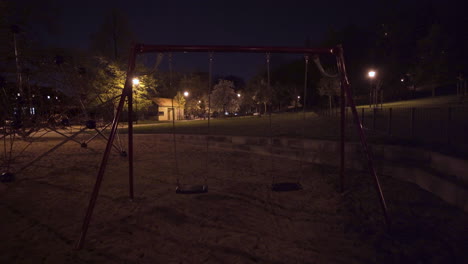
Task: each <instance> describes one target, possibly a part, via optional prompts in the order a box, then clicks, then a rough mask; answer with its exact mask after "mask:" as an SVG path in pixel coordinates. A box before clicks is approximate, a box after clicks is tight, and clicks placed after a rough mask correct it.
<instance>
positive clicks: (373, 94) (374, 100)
mask: <svg viewBox="0 0 468 264" xmlns="http://www.w3.org/2000/svg"><path fill="white" fill-rule="evenodd" d="M367 75H368V76H369V81H370V93H369V107H372V105H373V104H374V103H375V104H376V103H377V91H375V89H373V87H372V79H374V77H375V75H376V73H375V71H374V70H370V71H369V72H368V73H367Z"/></svg>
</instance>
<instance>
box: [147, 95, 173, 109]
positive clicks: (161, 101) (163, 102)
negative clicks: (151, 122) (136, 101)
mask: <svg viewBox="0 0 468 264" xmlns="http://www.w3.org/2000/svg"><path fill="white" fill-rule="evenodd" d="M151 101H153V102H154V103H155V104H157V105H158V106H159V107H172V99H171V98H162V97H155V98H152V99H151ZM174 107H179V103H177V101H176V100H174Z"/></svg>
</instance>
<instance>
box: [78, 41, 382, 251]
mask: <svg viewBox="0 0 468 264" xmlns="http://www.w3.org/2000/svg"><path fill="white" fill-rule="evenodd" d="M156 52H158V53H164V52H166V53H169V54H172V52H203V53H208V54H209V62H210V63H209V68H210V80H209V84H208V89H209V90H210V89H211V69H212V60H213V54H214V53H225V52H230V53H235V52H239V53H264V54H266V61H267V68H268V70H267V75H268V76H267V79H268V89H270V84H269V79H270V76H269V75H270V73H269V62H270V59H271V54H272V53H289V54H303V55H304V58H305V63H306V74H305V76H306V79H305V82H304V83H305V88H306V87H307V65H308V61H309V57H311V56H318V55H320V54H325V55H326V54H328V55H333V56H334V57H335V60H336V63H337V69H338V77H339V79H340V82H341V93H340V97H341V105H340V110H341V111H340V113H341V120H340V125H341V137H340V186H341V191H342V192H343V191H344V190H345V121H346V120H345V118H346V116H345V109H346V106H348V107H350V108H351V111H352V116H353V118H354V122H355V124H356V127H357V130H358V134H359V137H360V141H361V145H362V149H363V152H364V153H365V155H366V159H367V164H368V169H369V173H370V175H371V176H372V178H373V179H374V186H375V189H376V191H377V194H378V198H379V201H380V206H381V208H382V212H383V215H384V218H385V221H386V224H387V226H389V225H390V220H389V217H388V213H387V206H386V203H385V199H384V196H383V193H382V190H381V187H380V183H379V179H378V177H377V174H376V171H375V169H374V165H373V158H372V154H371V152H370V149H369V147H368V144H367V139H366V135H365V133H364V130H363V128H362V124H361V120H360V119H359V115H358V112H357V110H356V106H355V104H354V101H353V96H352V92H351V89H350V84H349V82H348V78H347V75H346V66H345V61H344V56H343V48H342V47H341V46H336V47H332V48H295V47H246V46H174V45H170V46H164V45H144V44H134V45H133V46H132V48H131V51H130V57H129V63H128V69H127V76H126V80H125V86H124V89H123V91H122V94H121V95H120V101H119V104H118V106H117V109H116V112H115V116H114V118H113V121H112V126H111V131H110V135H109V137H108V141H107V145H106V148H105V151H104V154H103V157H102V161H101V164H100V167H99V171H98V175H97V177H96V182H95V184H94V187H93V191H92V194H91V198H90V201H89V205H88V208H87V210H86V215H85V217H84V220H83V226H82V230H81V235H80V238H79V240H78V242H77V244H76V248H77V249H80V248H82V247H83V245H84V242H85V238H86V233H87V230H88V227H89V224H90V221H91V217H92V214H93V210H94V207H95V205H96V201H97V197H98V194H99V190H100V187H101V183H102V180H103V177H104V174H105V171H106V167H107V164H108V160H109V155H110V152H111V150H112V148H113V142H114V140H115V138H116V135H117V128H118V123H119V120H120V117H121V114H122V110H123V108H124V104H125V101H126V100H127V102H128V161H129V166H128V169H129V171H128V176H129V178H128V184H129V197H130V199H131V200H133V199H134V190H133V178H134V175H133V171H134V167H133V155H134V152H133V119H132V113H133V90H132V89H133V87H132V80H133V78H134V77H136V73H135V61H136V57H137V56H138V55H139V54H144V53H156ZM169 57H171V55H170V56H169ZM315 58H317V57H315ZM314 62H316V64H317V66H319V70H320V71H321V72H322V74H326V73H325V72H324V71H323V67H321V66H320V64H319V63H318V59H314ZM170 67H171V68H172V66H171V64H170ZM208 94H209V93H208ZM208 105H210V103H208ZM209 126H210V119H209V118H208V128H209ZM208 131H209V130H208ZM270 131H271V111H270ZM208 133H209V132H208ZM173 136H174V137H173V138H174V140H173V142H174V154H175V165H176V166H177V149H176V141H175V123H174V121H173ZM208 136H209V135H207V137H206V138H207V148H206V151H207V155H208V154H209V149H208V145H209V142H208V140H209V137H208ZM271 138H272V136H271V133H270V146H271V145H272V140H271ZM206 174H208V173H207V172H206ZM271 189H272V190H273V191H290V190H291V191H292V190H299V189H301V186H300V179H299V180H298V182H295V183H294V182H275V181H273V183H272V188H271ZM176 191H178V192H179V193H202V192H206V191H208V188H207V184H206V178H205V183H204V184H201V185H193V186H183V185H182V184H180V182H179V179H178V180H177V188H176Z"/></svg>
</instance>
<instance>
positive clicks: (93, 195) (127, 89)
mask: <svg viewBox="0 0 468 264" xmlns="http://www.w3.org/2000/svg"><path fill="white" fill-rule="evenodd" d="M135 50H136V49H135V45H132V50H131V53H130V58H129V66H128V71H127V79H126V81H125V87H124V89H123V91H122V95H121V96H120V101H119V105H118V106H117V112H116V114H115V116H114V119H113V121H112V129H111V132H110V135H109V140H108V141H107V145H106V149H105V151H104V154H103V157H102V161H101V165H100V167H99V172H98V175H97V177H96V183H95V184H94V188H93V191H92V193H91V198H90V200H89V205H88V209H87V210H86V215H85V217H84V219H83V226H82V229H81V234H80V238H79V240H78V243H77V244H76V247H75V248H76V249H81V248H82V247H83V244H84V241H85V238H86V233H87V231H88V227H89V223H90V221H91V216H92V214H93V211H94V207H95V205H96V200H97V197H98V194H99V189H100V188H101V183H102V179H103V177H104V173H105V171H106V166H107V162H108V161H109V155H110V153H111V150H112V145H113V141H114V138H115V134H116V131H117V125H118V123H119V122H118V121H119V119H120V114H121V113H122V110H123V106H124V103H125V98H126V97H127V96H129V95H131V92H132V89H131V86H132V77H133V71H134V70H135V56H136V54H135ZM130 110H131V108H129V111H130ZM130 124H131V123H130ZM131 131H132V127H131V126H129V131H128V132H129V144H132V145H131V146H130V145H129V160H130V163H131V164H132V162H133V160H132V159H133V140H130V138H131V137H132V136H133V133H131ZM131 167H132V168H133V166H131ZM130 179H133V172H132V171H131V172H130Z"/></svg>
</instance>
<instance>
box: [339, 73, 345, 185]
mask: <svg viewBox="0 0 468 264" xmlns="http://www.w3.org/2000/svg"><path fill="white" fill-rule="evenodd" d="M340 97H341V100H340V101H341V124H340V126H341V142H340V152H341V162H340V183H341V184H340V185H341V192H344V181H345V132H346V131H345V122H346V116H345V114H346V113H345V103H346V102H345V89H344V82H343V79H342V80H341V95H340Z"/></svg>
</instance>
